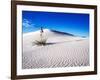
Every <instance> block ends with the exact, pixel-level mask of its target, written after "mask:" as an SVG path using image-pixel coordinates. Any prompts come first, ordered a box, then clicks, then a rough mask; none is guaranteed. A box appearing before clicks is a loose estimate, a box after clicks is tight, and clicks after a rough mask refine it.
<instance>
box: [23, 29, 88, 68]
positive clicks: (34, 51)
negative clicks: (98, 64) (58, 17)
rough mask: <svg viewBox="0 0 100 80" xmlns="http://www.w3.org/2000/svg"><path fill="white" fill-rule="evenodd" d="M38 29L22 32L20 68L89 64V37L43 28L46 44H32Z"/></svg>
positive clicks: (37, 38) (38, 32) (37, 37)
mask: <svg viewBox="0 0 100 80" xmlns="http://www.w3.org/2000/svg"><path fill="white" fill-rule="evenodd" d="M39 35H40V31H36V32H31V33H24V34H23V55H22V68H23V69H32V68H55V67H75V66H88V65H89V39H88V38H82V37H77V36H73V35H70V34H64V33H59V32H55V31H52V30H48V29H45V30H44V34H43V36H44V38H46V39H47V45H45V46H38V45H36V44H34V42H35V40H39V39H40V37H39Z"/></svg>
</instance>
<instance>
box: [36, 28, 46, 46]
mask: <svg viewBox="0 0 100 80" xmlns="http://www.w3.org/2000/svg"><path fill="white" fill-rule="evenodd" d="M43 33H44V31H43V27H41V30H40V40H35V42H34V43H35V44H36V45H43V46H44V45H46V41H47V39H46V38H44V37H43Z"/></svg>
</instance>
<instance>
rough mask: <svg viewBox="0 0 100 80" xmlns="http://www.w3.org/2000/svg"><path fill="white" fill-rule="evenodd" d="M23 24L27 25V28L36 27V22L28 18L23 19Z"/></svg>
mask: <svg viewBox="0 0 100 80" xmlns="http://www.w3.org/2000/svg"><path fill="white" fill-rule="evenodd" d="M22 25H23V27H26V28H29V27H35V24H34V23H32V22H31V21H29V20H27V19H23V22H22Z"/></svg>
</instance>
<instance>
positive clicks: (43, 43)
mask: <svg viewBox="0 0 100 80" xmlns="http://www.w3.org/2000/svg"><path fill="white" fill-rule="evenodd" d="M72 41H73V40H72ZM72 41H62V42H47V43H46V42H33V46H34V45H38V46H47V45H54V44H61V43H65V42H72ZM74 41H82V40H81V39H79V40H74Z"/></svg>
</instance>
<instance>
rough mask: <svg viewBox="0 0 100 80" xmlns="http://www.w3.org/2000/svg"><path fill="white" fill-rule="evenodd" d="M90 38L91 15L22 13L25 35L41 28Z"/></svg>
mask: <svg viewBox="0 0 100 80" xmlns="http://www.w3.org/2000/svg"><path fill="white" fill-rule="evenodd" d="M41 26H42V27H44V28H48V29H53V30H57V31H62V32H67V33H71V34H74V35H77V36H89V14H82V13H80V14H79V13H60V12H59V13H58V12H37V11H22V27H23V33H26V32H32V31H36V30H39V29H40V27H41Z"/></svg>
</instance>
